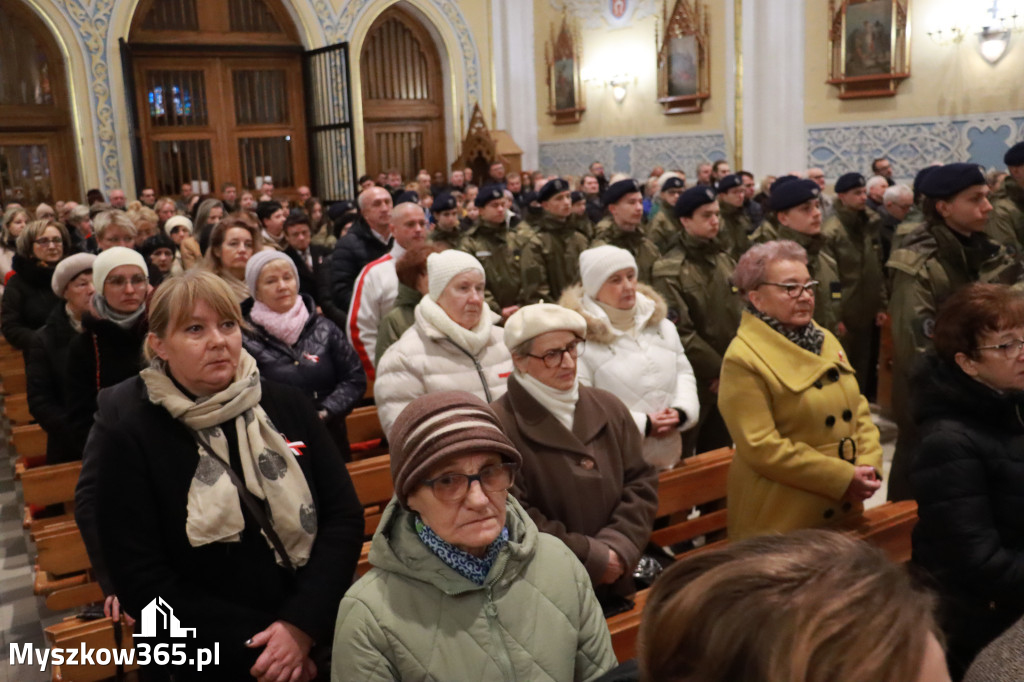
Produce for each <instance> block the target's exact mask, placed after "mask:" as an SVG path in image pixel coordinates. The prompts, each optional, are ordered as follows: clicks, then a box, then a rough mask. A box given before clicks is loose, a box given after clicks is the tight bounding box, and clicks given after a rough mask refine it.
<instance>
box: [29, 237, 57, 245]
mask: <svg viewBox="0 0 1024 682" xmlns="http://www.w3.org/2000/svg"><path fill="white" fill-rule="evenodd" d="M34 243H35V244H39V246H60V245H61V244H63V243H64V240H63V239H61V238H60V237H40V238H39V239H37V240H35V242H34Z"/></svg>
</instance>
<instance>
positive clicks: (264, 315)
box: [249, 296, 309, 346]
mask: <svg viewBox="0 0 1024 682" xmlns="http://www.w3.org/2000/svg"><path fill="white" fill-rule="evenodd" d="M249 316H250V317H252V321H253V322H255V323H257V324H259V325H261V326H262V327H263V328H264V329H266V330H267V331H268V332H270V333H271V334H273V335H274V336H276V337H277V338H279V339H281V340H282V341H284V342H285V343H286V344H288V345H289V346H294V345H295V342H296V341H298V340H299V335H300V334H302V328H303V327H305V326H306V321H307V320H309V311H308V310H306V303H305V301H303V300H302V297H301V296H296V297H295V305H293V306H292V307H291V309H290V310H289V311H288V312H286V313H275V312H274V311H273V310H271V309H270V308H269V307H267V306H266V305H264V304H263V303H261V302H260V301H256V302H255V304H253V306H252V312H250V313H249Z"/></svg>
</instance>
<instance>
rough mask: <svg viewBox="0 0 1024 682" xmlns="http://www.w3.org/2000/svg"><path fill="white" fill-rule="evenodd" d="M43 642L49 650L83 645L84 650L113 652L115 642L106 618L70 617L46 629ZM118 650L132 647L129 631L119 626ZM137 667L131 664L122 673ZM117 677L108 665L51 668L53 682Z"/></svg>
mask: <svg viewBox="0 0 1024 682" xmlns="http://www.w3.org/2000/svg"><path fill="white" fill-rule="evenodd" d="M45 632H46V641H47V643H48V644H49V645H50V647H51V648H61V649H80V648H81V646H82V645H83V644H84V645H85V648H86V649H116V648H117V644H116V643H115V640H114V625H113V621H111V620H110V619H109V618H101V619H99V620H83V619H81V618H78V617H77V616H70V617H68V618H65V619H64V620H63V621H61V622H59V623H55V624H53V625H50V626H49V627H47V628H45ZM121 632H122V640H121V648H123V649H131V648H132V647H134V646H135V644H134V642H133V638H132V628H131V627H129V626H128V625H127V624H122V629H121ZM138 667H139V666H138V665H135V664H134V663H133V664H132V665H130V666H125V668H124V669H125V671H126V672H129V671H132V670H136V669H137V668H138ZM116 673H117V666H116V665H115V664H114V663H113V662H111V663H109V664H108V665H100V664H99V663H95V662H94V663H92V664H84V665H60V666H54V667H53V678H52V679H54V680H61V682H96V681H97V680H106V679H110V678H113V677H114V676H115V675H116Z"/></svg>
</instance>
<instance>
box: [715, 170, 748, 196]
mask: <svg viewBox="0 0 1024 682" xmlns="http://www.w3.org/2000/svg"><path fill="white" fill-rule="evenodd" d="M742 186H743V178H741V177H740V175H739V173H733V174H732V175H726V176H725V177H724V178H722V179H721V180H719V181H718V191H719V192H720V193H721V192H728V191H729V190H731V189H732V188H734V187H742Z"/></svg>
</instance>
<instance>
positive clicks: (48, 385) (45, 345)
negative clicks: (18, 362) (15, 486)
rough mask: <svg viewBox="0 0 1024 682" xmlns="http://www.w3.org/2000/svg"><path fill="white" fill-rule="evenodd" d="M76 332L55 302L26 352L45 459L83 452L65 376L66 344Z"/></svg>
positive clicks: (30, 391) (53, 460)
mask: <svg viewBox="0 0 1024 682" xmlns="http://www.w3.org/2000/svg"><path fill="white" fill-rule="evenodd" d="M76 336H78V332H76V331H75V330H74V329H73V328H72V327H71V320H70V318H69V317H68V313H67V311H66V310H65V308H64V306H62V305H58V306H54V308H53V310H52V311H50V317H49V318H47V320H46V324H45V325H43V326H42V327H40V328H39V330H38V331H37V332H36V336H35V339H34V340H33V342H32V345H31V346H29V349H28V353H26V354H25V358H26V360H25V379H26V381H27V384H28V409H29V412H31V413H32V417H33V418H35V420H36V421H37V422H38V423H39V425H40V426H42V427H43V430H44V431H46V463H47V464H60V463H61V462H72V461H74V460H76V459H79V458H81V456H82V443H81V442H77V443H76V442H75V433H74V430H73V429H72V428H71V418H70V414H69V412H68V400H67V397H68V395H67V390H66V386H65V377H66V375H67V366H68V347H69V345H70V344H71V341H72V339H74V338H75V337H76Z"/></svg>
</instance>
